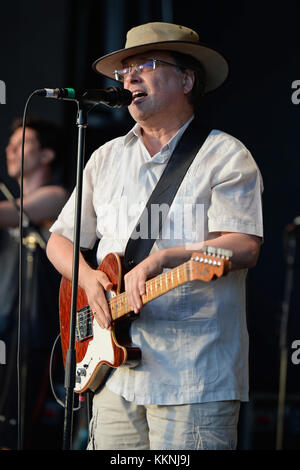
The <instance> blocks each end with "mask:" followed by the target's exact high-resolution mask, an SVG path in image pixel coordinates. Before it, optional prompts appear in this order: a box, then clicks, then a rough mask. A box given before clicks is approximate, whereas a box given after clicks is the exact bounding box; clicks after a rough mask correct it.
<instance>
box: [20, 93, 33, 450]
mask: <svg viewBox="0 0 300 470" xmlns="http://www.w3.org/2000/svg"><path fill="white" fill-rule="evenodd" d="M36 94H37V91H34V92H32V93H31V94H30V95H29V97H28V98H27V101H26V103H25V107H24V112H23V122H22V150H21V169H20V197H19V201H20V202H19V207H20V210H19V238H20V243H19V299H18V301H19V305H18V322H17V407H18V411H17V416H18V420H17V423H18V424H17V427H18V439H17V440H18V450H21V449H22V447H23V419H22V399H21V330H22V328H21V323H22V305H23V271H24V266H23V228H24V226H23V224H24V222H23V220H24V214H23V191H24V190H23V180H24V147H25V128H26V116H27V109H28V105H29V102H30V100H31V98H32V97H33V96H34V95H36Z"/></svg>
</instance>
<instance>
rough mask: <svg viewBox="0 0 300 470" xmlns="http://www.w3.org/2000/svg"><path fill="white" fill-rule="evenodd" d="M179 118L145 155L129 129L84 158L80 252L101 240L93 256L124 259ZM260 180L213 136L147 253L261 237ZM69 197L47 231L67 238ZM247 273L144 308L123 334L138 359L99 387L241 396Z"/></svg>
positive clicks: (211, 397)
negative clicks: (224, 235)
mask: <svg viewBox="0 0 300 470" xmlns="http://www.w3.org/2000/svg"><path fill="white" fill-rule="evenodd" d="M189 122H190V121H188V122H187V123H186V124H185V125H184V126H183V127H182V128H181V129H180V130H179V131H178V132H177V134H176V135H175V136H174V137H173V138H172V139H171V140H170V141H169V143H168V144H167V145H165V146H164V147H163V148H162V149H161V151H160V152H159V153H157V154H156V155H154V156H153V157H150V155H149V153H148V151H147V149H146V148H145V146H144V144H143V140H142V138H141V134H140V128H139V126H138V125H135V126H134V128H133V129H132V130H131V131H130V132H129V133H128V134H127V135H126V136H122V137H118V138H116V139H114V140H112V141H110V142H107V143H106V144H104V145H103V146H102V147H100V148H99V149H97V150H96V151H95V152H94V153H93V155H92V156H91V158H90V159H89V161H88V163H87V165H86V168H85V170H84V176H83V195H82V223H81V246H82V247H84V248H92V247H93V246H94V243H95V241H96V240H97V238H100V243H99V245H98V251H97V258H98V262H99V263H100V262H101V260H102V259H103V258H104V257H105V255H106V254H108V253H110V252H117V253H119V254H124V251H125V247H126V243H127V240H128V237H129V236H130V234H131V233H132V230H133V228H134V227H135V225H136V222H137V220H138V218H139V215H140V214H141V212H142V210H143V208H144V206H145V204H146V202H147V200H148V198H149V197H150V194H151V192H152V191H153V189H154V187H155V185H156V183H157V181H158V180H159V178H160V176H161V174H162V172H163V170H164V168H165V166H166V164H167V161H168V159H169V158H170V156H171V154H172V152H173V150H174V148H175V146H176V143H177V142H178V139H179V138H180V137H181V135H182V133H183V132H184V130H185V129H186V127H187V126H188V124H189ZM261 193H262V178H261V175H260V172H259V169H258V167H257V165H256V163H255V161H254V159H253V157H252V156H251V154H250V152H249V151H248V150H247V148H246V147H245V146H244V145H243V144H242V143H241V142H240V141H239V140H237V139H236V138H234V137H232V136H230V135H228V134H226V133H224V132H221V131H219V130H212V131H211V132H210V134H209V135H208V137H207V139H206V141H205V143H204V144H203V146H202V148H201V149H200V150H199V152H198V153H197V155H196V157H195V159H194V160H193V162H192V164H191V166H190V168H189V170H188V172H187V174H186V176H185V177H184V179H183V182H182V184H181V186H180V187H179V190H178V192H177V194H176V196H175V199H174V201H173V204H172V206H171V208H170V210H169V212H168V214H167V216H166V219H165V222H164V229H163V234H162V239H161V240H159V241H157V242H156V243H155V245H154V247H153V250H157V249H162V248H167V247H171V246H179V245H184V244H189V243H193V242H199V241H203V240H207V239H209V238H213V237H214V236H215V234H214V235H212V233H213V232H221V231H224V232H239V233H246V234H251V235H257V236H259V237H263V223H262V203H261ZM73 224H74V193H73V194H72V195H71V197H70V199H69V201H68V202H67V204H66V205H65V207H64V209H63V210H62V212H61V214H60V215H59V217H58V219H57V221H56V222H55V223H54V225H53V226H52V228H51V231H52V232H55V233H58V234H60V235H63V236H65V237H67V238H69V239H70V240H72V239H73ZM246 274H247V271H246V270H239V271H234V272H230V273H229V274H228V275H227V276H226V277H223V278H220V279H218V280H217V281H214V282H211V283H204V282H201V281H196V282H189V283H187V284H183V285H182V286H180V287H178V288H176V289H174V290H171V291H169V292H168V293H166V294H165V295H163V296H161V297H159V298H157V299H155V300H153V301H152V302H150V303H148V304H147V305H144V306H143V308H142V310H141V312H140V314H139V316H138V317H137V319H136V320H135V321H134V322H133V324H132V327H131V336H132V341H133V343H134V344H135V345H137V346H138V347H140V349H141V351H142V360H141V362H140V364H139V365H138V366H137V367H135V368H131V369H130V368H128V367H126V366H125V367H124V366H123V367H120V368H118V369H117V370H115V371H114V372H113V374H112V375H111V376H110V377H109V379H108V381H107V386H108V387H109V388H110V389H111V390H112V391H114V392H115V393H118V394H120V395H122V396H123V397H124V398H125V399H127V400H129V401H135V402H136V403H137V404H149V403H155V404H182V403H195V402H205V401H216V400H233V399H237V400H242V401H245V400H247V399H248V332H247V325H246V313H245V280H246Z"/></svg>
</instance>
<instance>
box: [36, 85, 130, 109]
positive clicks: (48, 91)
mask: <svg viewBox="0 0 300 470" xmlns="http://www.w3.org/2000/svg"><path fill="white" fill-rule="evenodd" d="M36 94H37V95H38V96H44V97H45V98H54V99H60V100H68V101H80V102H81V103H84V104H88V105H90V106H96V105H98V104H100V103H102V104H106V105H107V106H110V107H112V108H122V107H123V106H129V105H130V103H131V101H132V94H131V92H130V91H129V90H126V89H124V88H118V87H110V88H105V89H102V90H101V89H100V90H74V88H42V89H41V90H36Z"/></svg>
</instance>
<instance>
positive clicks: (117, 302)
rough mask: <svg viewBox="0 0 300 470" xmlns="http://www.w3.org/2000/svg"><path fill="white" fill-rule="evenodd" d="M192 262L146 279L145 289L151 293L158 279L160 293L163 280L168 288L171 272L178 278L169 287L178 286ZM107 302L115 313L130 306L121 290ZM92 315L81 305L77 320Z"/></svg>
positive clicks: (84, 319)
mask: <svg viewBox="0 0 300 470" xmlns="http://www.w3.org/2000/svg"><path fill="white" fill-rule="evenodd" d="M192 262H193V260H188V261H186V262H185V263H183V264H182V265H180V266H177V267H176V268H174V269H172V270H171V271H168V272H167V273H162V274H161V275H159V276H156V277H155V278H153V279H149V280H148V281H146V290H148V291H151V293H152V292H153V289H152V287H153V284H154V288H155V289H157V281H158V284H159V287H160V289H161V290H162V293H163V290H164V288H163V286H162V284H163V282H165V288H166V289H167V290H169V288H168V286H167V284H168V282H169V281H171V283H172V284H174V279H173V274H176V275H177V278H178V275H179V279H178V280H177V281H175V285H173V287H171V289H172V288H176V287H178V286H179V285H180V283H182V281H183V282H186V280H185V279H183V280H182V279H181V278H180V276H181V275H182V274H185V275H188V274H190V273H191V271H192ZM182 271H183V273H182ZM168 278H169V279H168ZM176 282H178V284H176ZM148 287H149V289H148ZM144 296H146V297H147V293H146V294H144ZM150 300H153V299H150ZM108 303H109V305H110V310H111V312H112V314H114V313H115V312H114V310H117V311H120V310H121V313H122V314H123V311H122V309H123V310H124V308H125V313H129V312H130V311H131V310H130V308H129V305H128V300H127V297H126V293H125V292H122V293H121V294H118V295H117V296H116V297H112V298H111V299H109V301H108ZM121 316H122V315H121ZM92 317H93V312H92V310H91V308H90V306H89V305H87V306H86V307H83V308H82V309H81V310H80V320H79V321H82V322H84V321H85V322H86V321H87V320H90V319H92ZM116 318H118V315H117V316H116ZM116 318H114V319H116Z"/></svg>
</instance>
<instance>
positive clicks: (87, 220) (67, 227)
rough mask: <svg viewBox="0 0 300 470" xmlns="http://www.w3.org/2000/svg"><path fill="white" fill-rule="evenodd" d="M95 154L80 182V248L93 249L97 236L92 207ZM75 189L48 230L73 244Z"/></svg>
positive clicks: (95, 220) (95, 218) (94, 214)
mask: <svg viewBox="0 0 300 470" xmlns="http://www.w3.org/2000/svg"><path fill="white" fill-rule="evenodd" d="M95 173H96V171H95V154H93V155H92V156H91V158H90V159H89V161H88V163H87V165H86V167H85V169H84V171H83V180H82V207H81V230H80V246H81V247H82V248H88V249H91V248H93V246H94V244H95V242H96V239H97V236H96V227H97V217H96V213H95V210H94V205H93V191H94V175H95ZM75 202H76V189H74V191H73V192H72V194H71V196H70V198H69V200H68V201H67V202H66V204H65V206H64V207H63V209H62V211H61V213H60V214H59V216H58V218H57V220H56V221H55V222H54V224H53V225H52V226H51V228H50V232H53V233H57V234H58V235H62V236H64V237H66V238H68V239H69V240H71V241H72V242H73V239H74V223H75Z"/></svg>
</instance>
